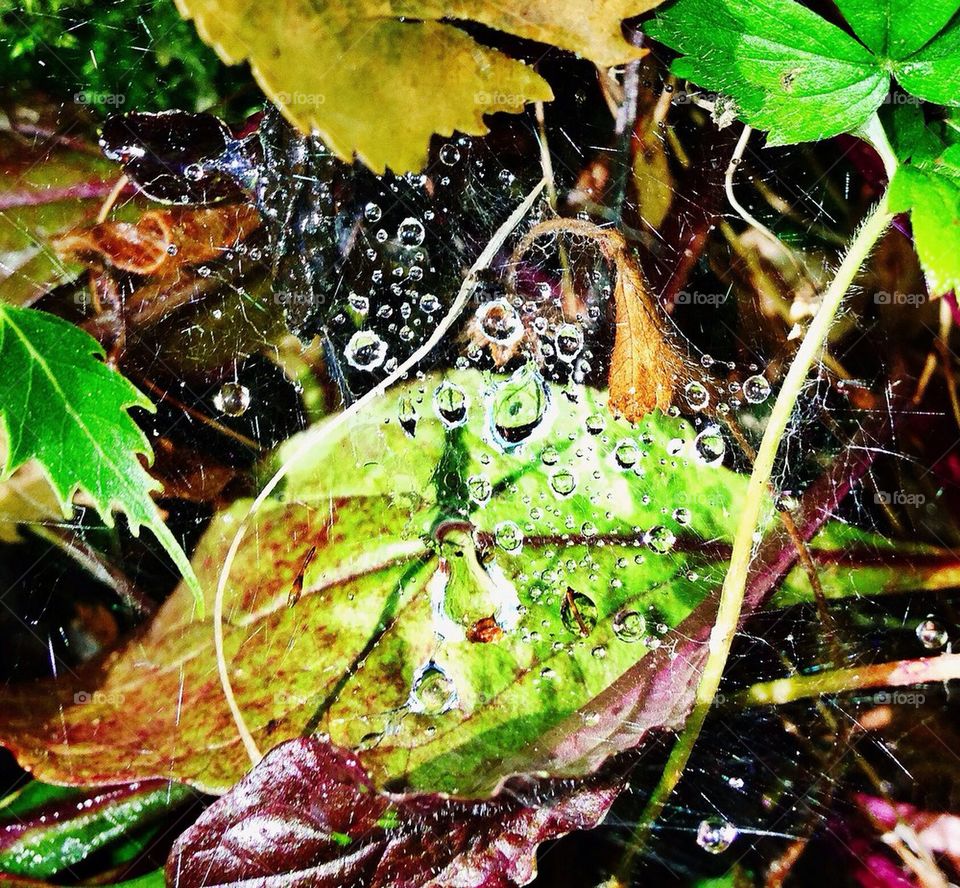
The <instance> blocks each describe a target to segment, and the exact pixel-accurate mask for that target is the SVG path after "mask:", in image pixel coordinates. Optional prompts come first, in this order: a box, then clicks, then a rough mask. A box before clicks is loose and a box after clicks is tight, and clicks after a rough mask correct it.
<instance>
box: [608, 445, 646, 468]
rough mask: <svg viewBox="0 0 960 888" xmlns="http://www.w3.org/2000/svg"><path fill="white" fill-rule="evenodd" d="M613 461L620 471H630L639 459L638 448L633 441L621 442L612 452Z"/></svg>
mask: <svg viewBox="0 0 960 888" xmlns="http://www.w3.org/2000/svg"><path fill="white" fill-rule="evenodd" d="M613 458H614V461H615V462H616V464H617V465H618V466H620V468H621V469H632V468H633V467H634V466H635V465H636V464H637V461H638V460H639V459H640V448H639V447H638V446H637V444H636V442H635V441H630V440H629V439H627V440H623V441H621V442H620V443H619V444H618V445H617V449H616V450H614V451H613Z"/></svg>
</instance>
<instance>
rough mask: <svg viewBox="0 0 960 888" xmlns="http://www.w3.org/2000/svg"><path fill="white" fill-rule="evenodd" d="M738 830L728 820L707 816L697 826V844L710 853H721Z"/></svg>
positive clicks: (733, 838)
mask: <svg viewBox="0 0 960 888" xmlns="http://www.w3.org/2000/svg"><path fill="white" fill-rule="evenodd" d="M739 834H740V833H739V830H738V829H737V828H736V827H735V826H734V825H733V824H732V823H730V821H728V820H722V819H720V818H719V817H708V818H707V819H706V820H701V821H700V825H699V826H698V827H697V844H698V845H699V846H700V847H701V848H703V850H704V851H709V852H710V853H711V854H722V853H723V852H724V851H726V850H727V848H729V847H730V846H731V845H732V844H733V843H734V842H735V841H736V838H737V836H738V835H739Z"/></svg>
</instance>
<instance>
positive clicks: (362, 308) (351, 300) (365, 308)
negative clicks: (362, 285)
mask: <svg viewBox="0 0 960 888" xmlns="http://www.w3.org/2000/svg"><path fill="white" fill-rule="evenodd" d="M347 304H348V305H349V306H350V308H352V309H353V310H354V311H355V312H356V313H357V314H358V315H366V314H367V312H369V311H370V300H369V299H367V297H366V296H361V295H360V294H359V293H351V294H350V295H349V296H347Z"/></svg>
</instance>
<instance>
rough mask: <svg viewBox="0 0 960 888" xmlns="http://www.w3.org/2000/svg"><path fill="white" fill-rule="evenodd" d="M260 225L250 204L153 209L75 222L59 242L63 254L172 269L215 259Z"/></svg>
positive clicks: (146, 269)
mask: <svg viewBox="0 0 960 888" xmlns="http://www.w3.org/2000/svg"><path fill="white" fill-rule="evenodd" d="M259 225H260V216H259V215H258V213H257V211H256V210H255V209H254V208H253V207H252V206H250V205H248V204H228V205H226V206H216V207H199V208H196V207H191V208H185V207H176V208H172V209H165V210H151V211H149V212H147V213H144V214H143V215H142V216H141V217H140V218H139V219H138V220H137V221H136V222H101V223H99V224H97V225H92V226H85V227H81V228H74V229H72V230H71V231H68V232H67V233H66V234H63V235H60V236H59V237H58V238H56V239H55V240H54V242H53V245H54V247H55V249H56V250H57V252H58V253H59V255H60V256H61V257H62V258H63V259H68V260H69V259H72V260H79V261H82V262H86V263H88V264H99V263H101V262H106V263H108V264H109V265H112V266H113V267H114V268H118V269H120V270H122V271H131V272H134V273H135V274H142V275H158V276H163V275H169V274H171V273H173V272H174V271H176V270H177V269H179V268H182V267H183V266H185V265H197V264H198V263H201V262H211V261H213V260H214V259H217V258H219V257H220V256H221V254H222V253H223V252H224V250H227V249H229V248H231V247H233V246H236V245H237V244H239V243H240V242H241V241H243V240H244V239H245V238H247V237H248V236H249V235H250V234H251V233H252V232H253V231H255V230H256V229H257V228H258V227H259Z"/></svg>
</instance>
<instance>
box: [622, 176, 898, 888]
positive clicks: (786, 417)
mask: <svg viewBox="0 0 960 888" xmlns="http://www.w3.org/2000/svg"><path fill="white" fill-rule="evenodd" d="M892 219H893V217H892V215H891V213H890V211H889V206H888V199H887V195H886V194H884V195H883V197H882V198H881V199H880V201H879V202H878V203H877V205H876V206H875V207H874V208H873V209H872V210H871V211H870V213H869V215H868V216H867V218H866V220H865V221H864V223H863V224H862V225H861V227H860V229H859V231H858V232H857V234H856V235H855V237H854V238H853V241H852V242H851V244H850V248H849V250H848V251H847V254H846V256H845V257H844V259H843V262H842V263H841V264H840V267H839V269H838V270H837V274H836V277H834V279H833V281H832V282H831V284H830V286H829V287H828V289H827V292H826V293H825V294H824V296H823V301H822V302H821V304H820V308H819V309H818V310H817V313H816V315H815V317H814V319H813V322H812V323H811V324H810V327H809V329H808V330H807V333H806V335H805V336H804V338H803V342H802V343H801V345H800V348H799V349H798V350H797V353H796V356H795V357H794V359H793V363H792V364H791V365H790V369H789V370H788V371H787V375H786V377H785V378H784V381H783V385H782V387H781V389H780V392H779V394H778V395H777V400H776V402H775V403H774V405H773V411H772V412H771V414H770V419H769V420H768V422H767V427H766V429H765V430H764V433H763V440H762V441H761V442H760V448H759V449H758V451H757V459H756V462H754V465H753V472H752V474H751V475H750V482H749V484H748V486H747V493H746V497H745V500H744V504H743V511H742V512H741V515H740V523H739V524H738V525H737V531H736V535H735V537H734V541H733V551H732V553H731V558H730V567H729V569H728V570H727V575H726V578H725V579H724V582H723V588H722V589H721V592H720V604H719V607H718V609H717V619H716V622H715V623H714V626H713V630H712V631H711V633H710V642H709V653H708V655H707V660H706V663H705V664H704V668H703V674H702V676H701V678H700V683H699V685H698V686H697V693H696V697H695V699H694V704H693V709H692V711H691V713H690V717H689V718H688V719H687V722H686V724H685V725H684V727H683V731H682V732H681V734H680V736H679V738H678V739H677V742H676V744H675V745H674V747H673V749H672V751H671V753H670V758H669V759H668V761H667V765H666V767H665V769H664V772H663V775H662V776H661V778H660V782H659V783H658V784H657V786H656V788H655V789H654V791H653V793H652V795H651V796H650V800H649V802H648V803H647V807H646V809H645V810H644V813H643V816H642V817H641V819H640V825H639V826H638V828H637V831H636V833H635V834H634V838H633V841H632V842H631V844H630V846H629V847H628V849H627V853H626V854H625V855H624V859H623V862H622V865H621V870H620V873H621V878H622V879H623V880H624V881H625V882H626V879H625V876H627V875H629V872H630V870H631V868H632V864H633V861H634V860H635V859H636V856H637V854H639V853H640V851H641V850H642V849H643V848H644V846H645V845H646V842H647V840H648V838H649V834H650V831H651V829H652V828H653V824H654V823H655V822H656V820H657V819H658V818H659V816H660V814H661V813H662V811H663V808H664V805H665V804H666V802H667V800H668V799H669V797H670V795H671V793H672V792H673V790H674V788H675V787H676V785H677V783H678V782H679V780H680V777H681V775H682V774H683V771H684V769H685V768H686V765H687V761H688V760H689V758H690V754H691V752H692V751H693V747H694V745H695V744H696V742H697V739H698V738H699V736H700V732H701V730H702V729H703V724H704V722H705V721H706V718H707V714H708V712H709V711H710V706H711V705H712V703H713V699H714V697H715V696H716V693H717V689H718V688H719V686H720V679H721V678H722V676H723V671H724V668H725V667H726V664H727V657H728V656H729V654H730V646H731V645H732V643H733V639H734V636H735V635H736V632H737V627H738V626H739V624H740V613H741V610H742V608H743V599H744V595H745V592H746V586H747V578H748V574H749V569H750V561H751V558H752V555H753V550H754V544H755V542H756V535H757V533H758V531H759V529H760V528H761V517H762V511H763V506H764V503H765V502H766V501H767V500H768V498H769V493H768V490H769V484H770V478H771V475H772V473H773V465H774V461H775V460H776V456H777V452H778V450H779V449H780V442H781V441H782V439H783V435H784V433H785V431H786V429H787V424H788V423H789V422H790V417H791V416H792V415H793V409H794V407H795V406H796V403H797V398H798V397H799V395H800V392H801V391H802V389H803V387H804V385H805V384H806V381H807V376H808V375H809V373H810V368H811V367H812V366H813V363H814V361H815V360H816V359H817V356H818V355H819V354H820V353H821V351H822V350H823V347H824V344H825V343H826V341H827V336H828V334H829V332H830V327H831V326H832V324H833V320H834V318H835V317H836V314H837V311H838V310H839V308H840V306H841V304H842V303H843V300H844V297H845V296H846V295H847V291H848V290H849V289H850V285H851V284H852V283H853V281H854V278H855V277H856V275H857V272H858V271H859V270H860V267H861V266H862V265H863V263H864V262H865V261H866V259H867V257H868V256H869V255H870V252H871V251H872V250H873V248H874V246H875V245H876V243H877V241H879V240H880V238H881V236H882V235H883V233H884V232H885V231H886V230H887V227H888V226H889V225H890V222H891V221H892Z"/></svg>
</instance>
